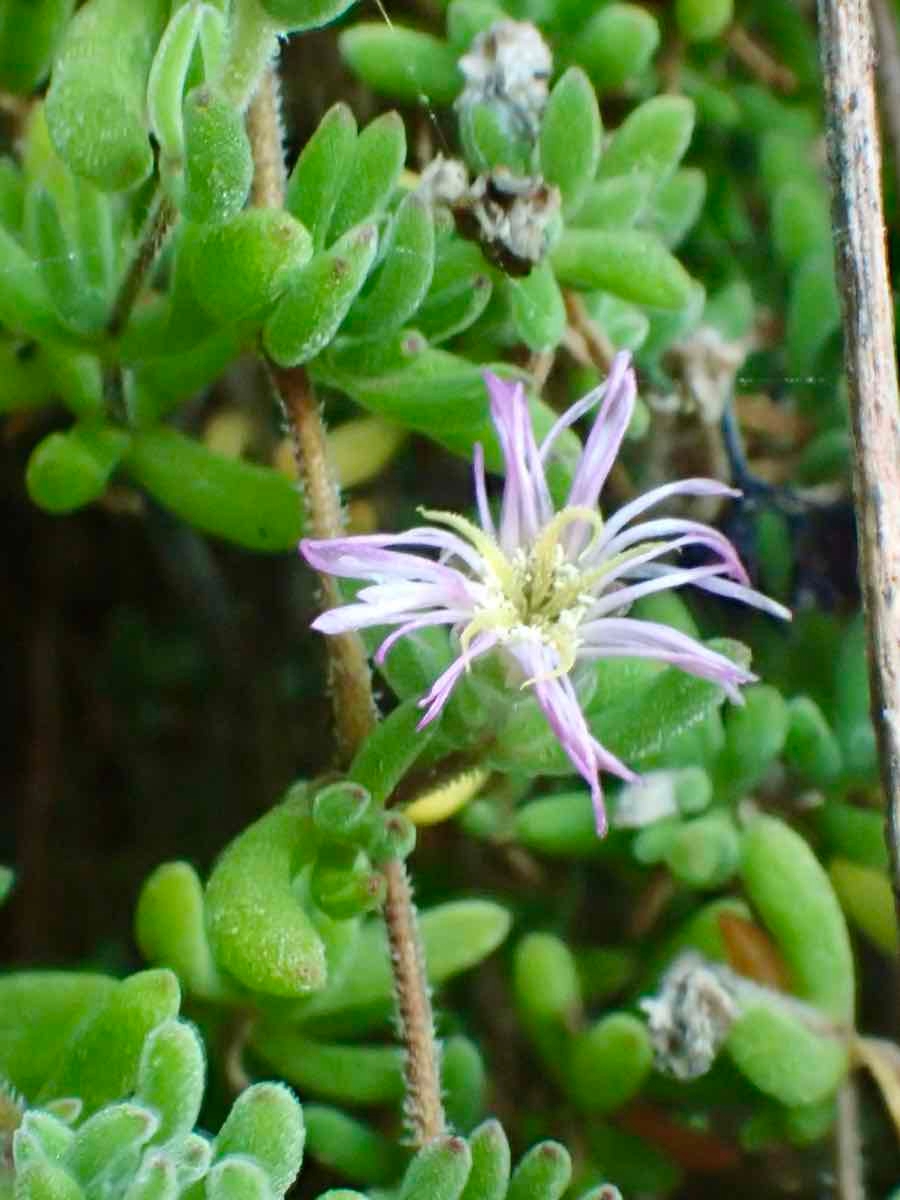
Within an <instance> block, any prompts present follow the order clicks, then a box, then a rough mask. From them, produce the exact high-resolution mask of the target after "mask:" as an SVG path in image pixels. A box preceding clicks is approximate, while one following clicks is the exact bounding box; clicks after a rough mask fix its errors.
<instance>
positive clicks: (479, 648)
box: [416, 633, 497, 729]
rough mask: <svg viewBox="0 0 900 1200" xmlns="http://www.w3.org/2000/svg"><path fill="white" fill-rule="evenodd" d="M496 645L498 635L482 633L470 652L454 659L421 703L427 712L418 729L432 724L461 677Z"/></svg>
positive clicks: (475, 639) (469, 649) (467, 651)
mask: <svg viewBox="0 0 900 1200" xmlns="http://www.w3.org/2000/svg"><path fill="white" fill-rule="evenodd" d="M496 644H497V635H496V634H495V633H480V634H478V636H477V637H474V638H473V639H472V643H471V645H470V646H469V648H468V650H466V651H465V652H464V653H463V654H460V655H459V657H458V658H456V659H454V661H453V662H452V663H451V664H450V666H449V667H448V668H447V670H446V671H444V673H443V674H442V675H439V676H438V677H437V679H436V680H435V681H434V683H433V684H432V685H431V690H430V691H429V692H428V694H427V695H426V696H423V697H422V699H421V700H420V701H419V707H420V708H424V709H426V712H425V715H424V717H422V719H421V721H420V722H419V724H418V725H417V726H416V728H417V729H424V728H425V726H426V725H430V724H431V722H432V721H433V720H434V719H435V717H437V716H438V715H439V714H440V711H441V709H442V708H443V707H444V705H445V704H446V703H447V701H448V700H449V699H450V693H451V692H452V691H453V689H454V687H455V686H456V684H457V683H458V682H459V677H460V675H462V674H463V672H464V671H466V670H467V669H468V668H469V667H470V666H471V665H472V663H473V662H474V661H475V659H476V658H480V657H481V655H482V654H486V653H487V652H488V650H490V649H492V648H493V647H494V646H495V645H496Z"/></svg>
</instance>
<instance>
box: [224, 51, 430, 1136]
mask: <svg viewBox="0 0 900 1200" xmlns="http://www.w3.org/2000/svg"><path fill="white" fill-rule="evenodd" d="M248 132H249V134H250V140H251V143H252V145H253V157H254V162H255V164H256V172H257V175H258V180H257V181H255V182H254V192H253V194H254V197H255V199H256V202H258V203H260V204H265V205H270V206H273V207H276V206H278V205H280V204H281V203H282V202H283V192H284V169H283V166H279V167H278V168H277V169H276V166H275V162H274V157H275V156H276V155H277V156H278V158H279V159H280V148H281V125H280V120H279V101H278V79H277V76H276V74H275V71H274V69H270V70H269V72H268V78H267V79H265V80H264V82H263V83H262V84H261V85H260V88H259V90H258V92H257V94H256V96H255V98H254V101H253V105H252V108H251V113H250V115H249V120H248ZM268 367H269V373H270V376H271V378H272V382H273V384H274V387H275V391H276V393H277V395H278V397H279V400H280V403H281V406H282V409H283V411H284V413H285V416H286V418H287V420H288V425H289V427H290V430H291V434H292V437H293V441H294V452H295V455H296V459H297V466H298V469H299V472H300V478H301V479H302V480H303V484H304V491H305V495H306V503H307V508H308V511H309V519H310V527H311V532H312V534H313V536H314V537H317V538H335V537H341V536H342V534H343V532H344V522H343V516H342V512H341V504H340V496H339V493H338V488H337V483H336V480H335V477H334V473H333V472H332V470H331V467H330V465H329V462H328V444H327V439H326V436H325V426H324V424H323V422H322V414H321V412H320V409H319V404H318V401H317V400H316V397H315V394H314V392H313V388H312V384H311V383H310V380H309V377H308V375H307V374H306V372H305V371H304V370H303V368H302V367H279V366H277V365H276V364H275V363H272V362H270V363H269V364H268ZM319 582H320V586H321V589H322V598H323V600H324V602H325V605H326V607H332V606H333V605H335V604H339V603H340V600H341V597H340V593H339V590H338V587H337V584H336V582H335V580H334V578H333V577H332V576H331V575H321V576H320V577H319ZM327 645H328V655H329V663H330V672H331V696H332V703H333V706H334V717H335V728H336V732H337V739H338V748H339V752H340V755H341V758H342V760H343V762H344V763H348V762H349V761H350V760H351V759H352V758H353V756H354V754H355V753H356V751H357V750H358V749H359V747H360V746H361V745H362V743H363V741H364V740H365V739H366V737H368V735H369V734H370V733H371V731H372V729H373V728H374V725H375V722H376V720H377V712H376V708H375V701H374V698H373V695H372V677H371V673H370V671H369V664H368V660H367V658H366V653H365V649H364V647H363V644H362V640H361V639H360V637H359V635H358V634H356V633H345V634H340V635H336V636H333V637H329V638H328V639H327ZM384 874H385V880H386V882H387V897H386V900H385V905H384V921H385V926H386V928H387V934H388V942H389V944H390V950H391V966H392V969H393V975H394V992H395V995H396V1001H397V1018H398V1025H399V1032H400V1037H401V1040H402V1042H403V1045H404V1048H405V1051H406V1054H405V1063H404V1072H405V1078H406V1105H405V1115H406V1119H407V1121H408V1123H409V1127H410V1132H411V1133H412V1138H413V1142H414V1144H415V1145H416V1146H424V1145H425V1144H426V1143H427V1142H429V1141H431V1139H432V1138H434V1137H437V1136H438V1135H439V1134H441V1133H443V1132H444V1129H445V1126H446V1122H445V1118H444V1109H443V1104H442V1102H441V1080H440V1052H439V1047H438V1043H437V1041H436V1039H435V1036H434V1018H433V1015H432V1009H431V995H430V992H429V988H428V980H427V977H426V974H425V963H424V960H423V956H422V949H421V943H420V940H419V934H418V920H417V915H416V908H415V904H414V903H413V897H412V889H411V887H410V882H409V877H408V875H407V873H406V867H405V865H404V864H403V863H402V862H401V861H400V860H398V859H394V860H393V861H391V862H389V863H388V864H387V866H386V867H385V868H384Z"/></svg>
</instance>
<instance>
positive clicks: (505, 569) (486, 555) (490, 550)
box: [418, 505, 516, 591]
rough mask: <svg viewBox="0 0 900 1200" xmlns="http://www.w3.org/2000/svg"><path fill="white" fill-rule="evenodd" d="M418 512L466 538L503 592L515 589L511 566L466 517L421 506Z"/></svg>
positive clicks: (498, 549)
mask: <svg viewBox="0 0 900 1200" xmlns="http://www.w3.org/2000/svg"><path fill="white" fill-rule="evenodd" d="M418 511H419V512H420V513H421V514H422V516H423V517H425V519H426V520H428V521H437V522H438V524H440V525H447V526H448V527H449V528H450V529H453V530H455V531H456V532H457V533H458V534H460V535H461V536H462V537H464V538H466V540H467V541H469V542H471V543H472V545H473V546H474V547H475V549H476V550H477V551H478V553H479V554H480V555H481V557H482V558H483V559H484V561H485V562H486V563H487V565H488V566H489V567H490V568H491V570H492V571H493V572H494V574H495V575H496V577H497V580H498V581H499V583H500V584H501V585H502V586H503V589H504V591H506V590H508V589H514V588H515V585H516V579H515V572H514V571H513V568H512V564H511V563H510V561H509V559H508V558H507V557H506V555H505V554H504V553H503V551H502V550H501V549H500V547H499V546H498V545H497V543H496V542H495V541H494V539H493V538H492V537H491V536H490V534H487V533H485V532H484V530H483V529H479V528H478V526H477V525H475V524H474V523H473V522H472V521H469V520H468V519H467V518H466V517H462V516H460V515H459V513H452V512H444V511H443V510H439V509H434V508H423V507H422V506H421V505H420V506H419V509H418Z"/></svg>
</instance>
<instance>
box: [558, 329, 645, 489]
mask: <svg viewBox="0 0 900 1200" xmlns="http://www.w3.org/2000/svg"><path fill="white" fill-rule="evenodd" d="M630 362H631V355H630V354H628V353H627V351H623V352H621V353H620V354H617V355H616V357H615V359H614V360H613V365H612V368H611V369H610V373H609V379H608V380H607V383H606V392H605V394H604V397H603V404H602V406H601V408H600V412H599V413H598V414H597V419H596V420H595V421H594V427H593V429H592V430H591V432H590V434H589V435H588V439H587V442H586V443H585V446H584V451H583V452H582V455H581V461H580V462H579V464H578V468H577V470H576V471H575V478H574V479H573V480H572V489H571V491H570V492H569V499H568V501H567V503H568V504H569V505H573V506H575V507H578V508H594V507H595V506H596V504H597V500H598V499H599V496H600V492H601V491H602V490H603V485H604V484H605V483H606V479H607V476H608V475H609V472H610V470H611V469H612V465H613V463H614V462H615V460H616V455H617V454H618V453H619V447H620V446H621V444H622V438H623V437H624V436H625V431H626V429H627V428H628V425H629V422H630V421H631V414H632V413H633V412H634V402H635V400H636V398H637V383H636V381H635V378H634V371H633V370H632V369H631V367H630Z"/></svg>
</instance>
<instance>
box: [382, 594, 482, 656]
mask: <svg viewBox="0 0 900 1200" xmlns="http://www.w3.org/2000/svg"><path fill="white" fill-rule="evenodd" d="M467 616H469V614H468V613H464V612H461V611H460V610H459V609H457V610H455V611H454V610H453V609H450V608H445V609H444V610H443V611H441V612H433V613H425V615H424V616H421V617H415V618H414V619H413V620H411V621H407V623H406V624H405V625H401V626H400V628H399V629H395V630H394V632H393V633H389V634H388V636H387V637H386V638H385V639H384V641H383V642H382V643H381V645H380V646H379V647H378V649H377V650H376V651H375V654H374V659H375V662H376V663H377V664H378V666H379V667H380V666H381V664H382V663H383V662H384V660H385V659H386V658H387V656H388V653H389V651H390V650H392V649H393V647H394V646H395V645H396V644H397V642H399V641H400V640H401V639H402V638H405V637H407V635H408V634H411V633H417V632H418V631H419V630H420V629H428V628H429V627H433V626H435V625H454V624H456V622H457V621H463V620H465V618H466V617H467Z"/></svg>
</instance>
